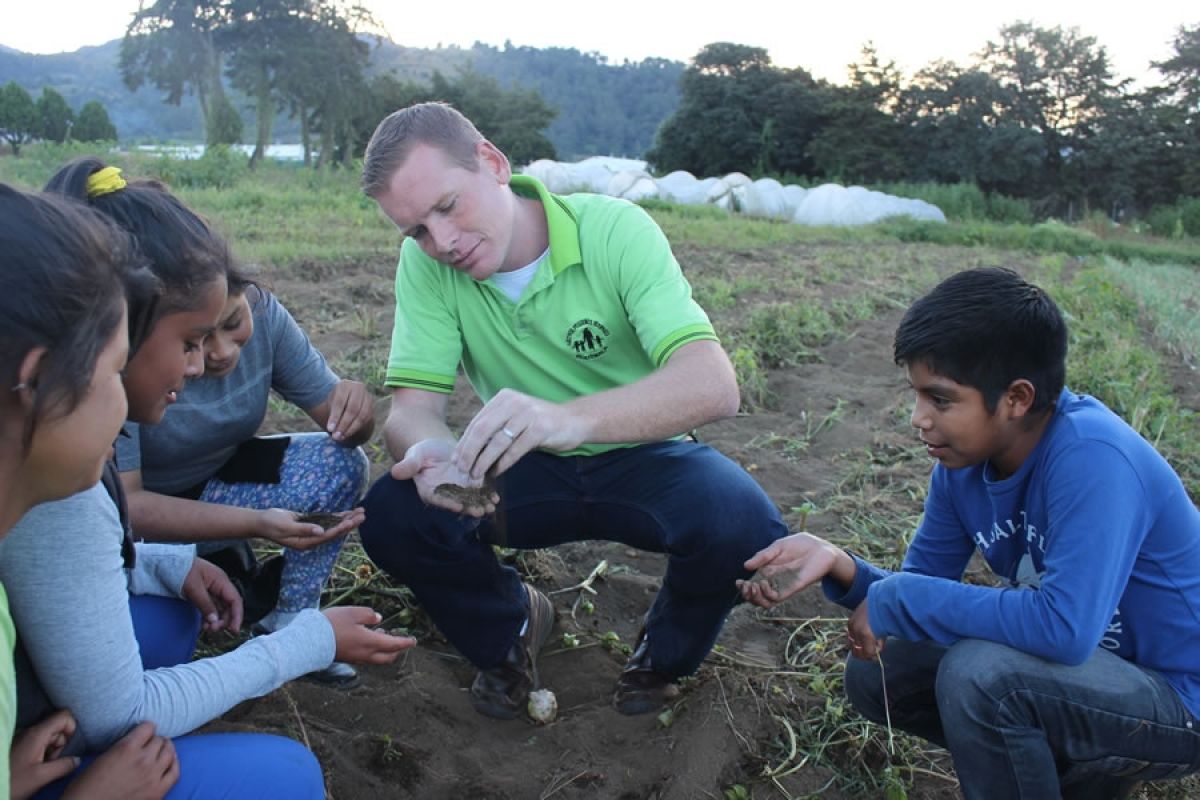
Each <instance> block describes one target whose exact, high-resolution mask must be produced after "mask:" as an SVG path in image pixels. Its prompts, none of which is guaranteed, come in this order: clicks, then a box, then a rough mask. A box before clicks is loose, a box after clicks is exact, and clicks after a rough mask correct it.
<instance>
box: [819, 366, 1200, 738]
mask: <svg viewBox="0 0 1200 800" xmlns="http://www.w3.org/2000/svg"><path fill="white" fill-rule="evenodd" d="M975 550H978V551H979V552H980V553H981V554H982V555H983V557H984V559H986V561H987V563H988V566H990V567H991V569H992V571H993V572H994V573H995V574H996V575H997V576H999V577H1000V578H1002V579H1004V580H1006V581H1007V582H1008V587H1005V588H993V587H985V586H972V585H967V584H964V583H961V582H960V580H961V578H962V575H963V571H964V570H965V569H966V566H967V562H968V561H969V560H970V558H971V555H972V554H973V553H974V552H975ZM855 560H856V561H857V563H858V571H857V574H856V576H855V580H854V584H853V585H852V586H851V587H849V589H847V590H843V589H842V588H841V587H840V586H838V585H837V584H835V583H833V582H832V581H829V580H826V582H825V592H826V594H827V596H828V597H829V598H830V599H831V600H834V601H835V602H838V603H840V604H842V605H844V606H846V607H848V608H855V607H857V606H858V604H859V603H860V602H862V600H863V597H864V596H865V597H866V599H867V603H868V609H867V610H868V613H869V615H870V622H871V628H872V630H873V631H874V633H875V634H876V636H880V637H883V636H895V637H898V638H901V639H906V640H909V641H921V640H933V641H936V642H940V643H942V644H946V645H949V644H953V643H954V642H957V641H958V640H960V639H986V640H989V641H993V642H998V643H1000V644H1005V645H1008V646H1010V647H1013V648H1016V649H1018V650H1021V651H1023V652H1026V653H1031V654H1033V655H1036V656H1040V657H1042V658H1045V659H1048V660H1051V661H1056V662H1060V663H1063V664H1081V663H1083V662H1084V661H1086V660H1087V659H1088V657H1089V656H1091V654H1092V653H1093V652H1094V651H1095V649H1096V648H1097V647H1103V648H1105V649H1107V650H1111V651H1113V652H1114V653H1116V654H1117V655H1119V656H1121V657H1122V658H1124V659H1127V660H1129V661H1132V662H1134V663H1136V664H1138V665H1140V666H1143V667H1147V668H1149V669H1153V670H1155V671H1157V672H1159V673H1161V674H1162V675H1163V677H1164V678H1166V680H1167V681H1168V682H1170V684H1171V685H1172V686H1173V687H1174V688H1175V690H1176V691H1178V692H1179V694H1180V695H1181V696H1182V698H1183V700H1184V703H1185V704H1186V705H1187V706H1188V708H1189V710H1190V711H1191V712H1192V714H1194V715H1196V716H1200V511H1197V508H1196V505H1195V504H1194V503H1193V502H1192V501H1191V499H1189V497H1188V495H1187V491H1186V490H1185V489H1184V487H1183V484H1182V482H1181V481H1180V480H1179V476H1178V475H1176V474H1175V471H1174V470H1173V469H1171V466H1170V465H1169V464H1167V462H1166V460H1165V459H1164V458H1163V457H1162V456H1161V455H1159V453H1158V452H1157V451H1156V450H1155V449H1154V448H1153V447H1152V446H1151V445H1150V444H1149V443H1148V442H1147V441H1146V440H1145V439H1143V438H1142V437H1141V436H1139V435H1138V433H1137V432H1136V431H1134V430H1133V429H1132V428H1130V427H1129V426H1128V425H1127V424H1125V422H1124V421H1123V420H1122V419H1121V418H1120V417H1118V416H1117V415H1116V414H1114V413H1113V412H1112V411H1110V410H1108V408H1106V407H1105V406H1104V404H1103V403H1101V402H1100V401H1098V400H1096V399H1095V398H1092V397H1087V396H1085V395H1075V394H1072V393H1071V392H1070V391H1068V390H1066V389H1064V390H1063V392H1062V395H1061V396H1060V397H1059V400H1058V405H1057V407H1056V408H1055V411H1054V416H1053V419H1052V420H1051V421H1050V423H1049V425H1048V426H1047V427H1046V429H1045V431H1044V432H1043V434H1042V437H1041V439H1040V440H1039V442H1038V444H1037V446H1036V447H1035V448H1034V450H1033V452H1032V453H1030V455H1029V457H1028V458H1026V459H1025V462H1024V463H1023V464H1022V465H1021V467H1020V468H1019V469H1018V470H1017V471H1016V472H1015V473H1014V474H1013V475H1011V476H1010V477H1008V478H1005V479H1003V480H997V479H996V476H995V472H994V470H993V468H992V467H991V465H990V464H982V465H977V466H973V467H966V468H962V469H956V470H950V469H946V468H944V467H942V465H940V464H938V465H936V466H935V467H934V469H933V476H932V478H931V479H930V485H929V496H928V497H927V498H926V501H925V516H924V518H923V520H922V521H921V525H920V527H919V528H918V529H917V533H916V535H915V537H914V538H913V543H912V546H911V547H910V548H909V550H908V553H907V554H906V555H905V558H904V564H903V567H902V571H901V572H898V573H890V572H887V571H885V570H881V569H879V568H878V567H875V566H873V565H871V564H868V563H866V562H865V561H862V560H861V559H857V558H856V559H855Z"/></svg>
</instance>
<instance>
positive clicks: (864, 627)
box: [846, 600, 886, 661]
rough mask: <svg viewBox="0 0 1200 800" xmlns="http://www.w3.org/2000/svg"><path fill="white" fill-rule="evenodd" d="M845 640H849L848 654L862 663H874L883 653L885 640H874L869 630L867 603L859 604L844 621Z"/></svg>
mask: <svg viewBox="0 0 1200 800" xmlns="http://www.w3.org/2000/svg"><path fill="white" fill-rule="evenodd" d="M846 638H847V639H849V640H850V654H851V655H852V656H854V657H855V658H861V659H863V660H864V661H874V660H875V659H876V658H878V657H879V654H880V653H881V652H883V645H884V644H885V642H886V640H885V639H879V638H876V636H875V632H874V631H872V630H871V620H870V612H869V611H867V601H866V600H863V601H862V602H861V603H859V605H858V608H856V609H854V613H853V614H851V615H850V619H849V620H847V621H846Z"/></svg>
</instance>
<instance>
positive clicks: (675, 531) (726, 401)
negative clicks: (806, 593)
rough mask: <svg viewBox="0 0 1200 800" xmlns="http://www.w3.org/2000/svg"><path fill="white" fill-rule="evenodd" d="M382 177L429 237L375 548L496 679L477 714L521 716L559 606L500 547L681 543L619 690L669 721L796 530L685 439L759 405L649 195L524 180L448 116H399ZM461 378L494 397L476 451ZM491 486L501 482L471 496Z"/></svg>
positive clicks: (374, 495) (405, 320)
mask: <svg viewBox="0 0 1200 800" xmlns="http://www.w3.org/2000/svg"><path fill="white" fill-rule="evenodd" d="M363 187H364V191H365V192H366V193H367V194H368V195H369V196H371V197H372V198H374V199H375V200H376V202H377V203H378V204H379V207H380V209H382V211H383V212H384V213H385V214H386V215H387V216H388V217H389V218H390V219H391V220H392V221H393V222H394V223H395V224H396V225H397V227H399V229H400V230H401V231H402V232H404V233H405V234H406V236H407V238H406V240H405V242H404V245H403V247H402V248H401V253H400V264H399V266H398V267H397V270H396V320H395V327H394V330H393V333H392V349H391V355H390V356H389V359H388V370H387V381H386V382H387V385H388V386H389V387H392V389H393V390H394V393H393V396H392V407H391V411H390V413H389V414H388V418H387V422H386V424H385V427H384V439H385V441H386V443H387V446H388V449H389V451H390V452H391V454H392V456H393V457H394V458H395V459H396V461H397V463H396V464H395V466H393V467H392V469H391V472H390V474H388V475H385V476H383V477H382V478H381V479H380V480H379V481H377V482H376V483H375V485H374V486H373V487H372V488H371V491H370V492H369V493H368V495H367V498H366V500H365V501H364V506H365V508H366V511H367V521H366V523H365V524H363V526H362V527H361V529H360V532H361V535H362V539H363V544H364V546H365V547H366V550H367V553H368V554H369V555H370V556H371V558H372V559H373V560H374V561H375V562H376V563H377V564H379V565H380V566H381V567H382V568H383V569H385V570H386V571H387V572H388V573H390V574H391V575H393V576H394V577H396V578H397V579H399V580H401V581H403V582H405V583H407V584H408V585H409V587H410V588H411V589H412V591H413V593H414V594H415V595H416V597H417V599H418V600H419V601H420V602H421V604H422V605H423V606H424V608H425V609H426V611H427V612H428V613H429V615H430V617H431V618H432V620H433V621H434V623H435V624H436V625H437V626H438V628H439V630H441V632H442V633H443V634H444V635H445V636H446V638H447V639H449V641H450V642H451V643H452V644H454V645H455V646H456V647H457V648H458V649H459V650H460V651H461V652H462V653H463V654H464V655H465V656H466V657H467V658H469V659H470V660H471V661H472V662H473V663H474V664H475V665H476V666H477V667H478V668H479V673H478V675H477V676H476V678H475V681H474V683H473V684H472V686H471V701H472V703H473V705H474V706H475V708H476V709H477V710H478V711H480V712H481V713H484V714H488V715H491V716H495V717H501V718H512V717H515V716H517V715H518V714H520V713H521V711H522V710H523V709H524V707H525V704H526V700H527V697H528V694H529V691H530V689H531V688H534V687H535V686H536V684H537V669H536V659H537V653H538V650H539V649H540V648H541V646H542V645H543V644H544V643H545V642H546V640H547V639H548V638H549V636H550V634H551V628H552V627H553V621H554V610H553V606H552V605H551V603H550V601H549V599H548V598H547V597H546V596H545V595H544V594H542V593H541V592H539V591H537V590H536V589H534V588H533V587H531V586H528V585H523V584H522V583H521V581H520V578H519V576H518V575H517V573H516V572H515V570H513V569H511V568H509V567H503V566H501V565H500V564H499V563H498V562H497V560H496V558H495V556H494V553H493V551H492V544H493V543H503V544H505V545H507V546H509V547H520V548H537V547H546V546H550V545H555V544H560V543H562V542H568V541H579V540H584V539H607V540H612V541H619V542H623V543H625V544H627V545H629V546H632V547H637V548H641V549H645V550H651V551H655V552H663V553H668V554H669V555H670V560H669V563H668V567H667V573H666V575H665V576H664V579H663V587H662V590H661V591H660V592H659V594H658V597H657V598H656V599H655V601H654V604H653V606H652V607H651V609H650V611H649V613H648V614H647V616H646V620H645V623H644V626H643V630H642V633H641V635H640V636H639V639H638V643H637V646H636V648H635V650H634V653H633V655H632V656H631V657H630V660H629V663H628V664H627V665H626V667H625V669H624V670H623V671H622V673H621V674H620V676H618V679H617V686H616V690H615V692H614V695H613V703H614V705H615V707H616V708H617V710H618V711H621V712H623V713H627V714H636V713H643V712H647V711H653V710H656V709H658V708H660V707H661V706H662V704H663V703H664V702H666V701H667V700H669V699H671V698H672V697H674V696H675V694H676V692H677V689H676V687H675V680H676V679H677V678H679V677H682V676H686V675H690V674H691V673H693V672H694V671H695V670H696V669H697V668H698V667H699V665H700V663H701V661H703V659H704V657H705V656H706V655H707V654H708V651H709V650H710V649H711V648H712V645H713V642H714V641H715V640H716V637H717V634H718V633H719V632H720V629H721V625H722V624H723V622H724V620H725V617H726V615H727V614H728V612H729V610H730V608H732V606H733V604H734V602H736V600H737V597H738V592H737V588H736V584H735V581H736V580H737V579H739V578H744V577H747V575H746V573H745V571H744V569H743V567H742V564H743V562H744V561H745V560H746V559H748V558H749V557H750V556H751V555H753V554H754V553H755V552H757V551H758V550H759V549H761V548H762V547H764V546H766V545H767V544H769V543H770V542H772V541H774V540H775V539H777V538H779V537H781V536H784V535H786V534H787V529H786V527H785V525H784V524H783V521H782V520H781V519H780V517H779V514H778V512H777V510H776V509H775V507H774V504H773V503H771V501H770V500H769V498H767V496H766V495H765V493H764V492H763V491H762V489H761V488H760V487H759V486H758V485H757V484H756V483H755V482H754V481H753V480H752V479H751V478H750V476H749V475H747V474H746V473H745V471H743V470H742V469H741V468H739V467H738V466H737V465H736V464H734V463H733V462H732V461H730V460H729V459H727V458H725V457H724V456H722V455H720V454H719V453H717V452H716V451H715V450H713V449H712V448H709V447H707V446H705V445H701V444H698V443H696V442H695V441H692V440H691V439H689V438H685V435H686V434H687V432H688V431H690V430H692V429H693V428H695V427H697V426H699V425H703V424H705V423H707V422H711V421H713V420H716V419H720V418H723V417H728V416H731V415H733V414H734V413H735V412H736V411H737V408H738V403H739V397H738V389H737V382H736V379H735V378H734V373H733V368H732V367H731V365H730V363H729V359H728V358H727V357H726V355H725V352H724V351H723V350H722V348H721V346H720V344H719V343H718V342H717V338H716V335H715V334H714V332H713V329H712V325H711V324H710V323H709V320H708V317H707V315H706V314H705V313H704V311H703V310H702V309H701V308H700V307H699V306H698V305H697V304H696V303H695V301H694V300H693V299H692V297H691V288H690V287H689V286H688V283H687V281H686V280H685V279H684V277H683V275H682V273H681V272H680V269H679V265H678V263H677V262H676V261H675V258H674V256H673V255H672V253H671V249H670V246H669V244H668V243H667V241H666V238H665V237H664V236H663V234H662V231H661V230H660V229H659V228H658V226H657V225H656V224H655V223H654V221H653V220H652V219H650V217H649V216H648V215H647V214H646V213H645V212H644V211H642V210H641V209H640V208H638V207H637V206H634V205H632V204H630V203H627V202H625V201H622V200H616V199H613V198H608V197H603V196H600V195H588V194H574V195H569V196H556V195H552V194H550V193H549V192H547V191H546V189H545V188H544V187H543V186H542V185H541V184H540V183H538V182H537V181H536V180H534V179H533V178H529V177H525V176H516V175H513V173H512V168H511V166H510V164H509V162H508V159H507V158H506V157H505V155H504V154H503V153H502V152H500V150H498V149H497V148H496V147H495V146H494V145H493V144H492V143H491V142H489V141H487V140H486V139H484V138H483V137H482V136H481V135H480V133H479V132H478V131H477V130H476V129H475V127H474V126H473V125H472V124H471V123H470V121H469V120H467V119H466V118H465V117H463V116H462V115H461V114H459V113H458V112H457V111H455V110H454V109H452V108H450V107H449V106H446V105H444V104H440V103H423V104H419V105H415V106H411V107H409V108H406V109H402V110H400V111H397V112H395V113H393V114H392V115H390V116H389V117H387V118H386V119H385V120H384V121H383V122H381V123H380V125H379V127H378V128H377V129H376V131H375V133H374V135H373V136H372V137H371V142H370V144H368V146H367V154H366V159H365V162H364V165H363ZM460 364H461V365H462V368H463V370H464V371H465V372H466V375H467V377H468V378H469V379H470V381H471V384H472V386H473V387H474V389H475V391H476V392H477V393H478V394H479V396H480V398H481V399H482V400H483V403H484V405H483V409H482V410H481V411H480V412H479V413H478V414H476V415H475V417H474V419H472V420H471V422H470V423H469V424H468V425H467V427H466V429H465V430H464V431H463V432H462V435H461V437H456V436H455V435H454V433H453V432H451V430H450V429H449V427H448V426H447V424H446V403H447V399H448V397H449V395H450V392H451V391H452V390H453V386H454V378H455V374H456V372H457V369H458V367H459V365H460ZM485 478H486V479H487V480H488V481H489V483H488V484H487V485H488V486H489V487H492V486H494V490H492V489H491V488H488V489H485V490H483V491H480V492H474V493H463V492H461V491H456V490H454V489H453V486H455V485H457V486H462V487H479V486H481V485H483V484H484V481H485ZM446 484H450V485H451V488H449V489H448V488H447V487H446ZM497 504H499V506H500V510H501V511H502V513H501V514H498V515H495V516H494V517H493V516H492V512H493V511H495V510H496V507H497ZM497 519H503V520H504V524H503V525H502V526H501V525H499V524H497V522H496V520H497Z"/></svg>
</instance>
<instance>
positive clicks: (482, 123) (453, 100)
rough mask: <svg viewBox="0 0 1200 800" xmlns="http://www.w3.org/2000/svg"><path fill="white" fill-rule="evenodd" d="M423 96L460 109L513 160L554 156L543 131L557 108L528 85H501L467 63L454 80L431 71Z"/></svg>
mask: <svg viewBox="0 0 1200 800" xmlns="http://www.w3.org/2000/svg"><path fill="white" fill-rule="evenodd" d="M427 99H429V100H443V101H445V102H447V103H450V104H451V105H453V106H454V107H455V108H457V109H458V110H459V111H461V112H462V113H463V114H464V115H466V117H467V118H468V119H470V120H471V121H472V122H474V123H475V127H477V128H478V129H479V132H480V133H482V134H483V135H484V136H485V137H487V138H488V139H489V140H491V141H492V143H494V144H495V145H496V146H497V147H498V148H500V149H501V150H502V151H504V153H505V155H507V156H508V158H509V160H511V161H512V162H513V164H528V163H529V162H531V161H535V160H537V159H539V158H555V157H556V154H555V152H554V145H553V144H552V143H551V142H550V140H549V139H547V138H546V136H545V134H544V133H543V131H544V130H545V128H546V127H547V126H548V125H549V124H550V122H551V121H552V120H553V119H554V116H555V114H556V113H557V112H556V111H555V110H554V109H553V108H551V107H550V106H548V105H547V104H546V102H545V101H544V100H543V99H542V97H541V95H539V94H538V93H537V92H535V91H533V90H531V89H530V90H526V89H515V88H514V89H504V88H502V87H501V86H500V84H499V83H497V82H496V80H495V79H494V78H489V77H488V76H486V75H481V74H479V73H478V72H476V71H475V70H474V69H472V68H470V67H468V68H466V69H464V70H462V72H461V73H460V74H459V75H458V76H457V79H455V80H450V79H448V78H446V77H445V76H444V75H442V73H440V72H435V73H434V74H433V85H432V86H431V87H430V89H429V97H428V98H427Z"/></svg>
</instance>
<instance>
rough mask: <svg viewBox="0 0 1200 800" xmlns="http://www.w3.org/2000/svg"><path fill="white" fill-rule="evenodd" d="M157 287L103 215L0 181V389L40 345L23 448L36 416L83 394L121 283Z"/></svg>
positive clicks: (116, 318) (70, 407)
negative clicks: (44, 352) (38, 362)
mask: <svg viewBox="0 0 1200 800" xmlns="http://www.w3.org/2000/svg"><path fill="white" fill-rule="evenodd" d="M156 283H157V282H156V280H155V279H154V277H153V275H151V274H150V272H149V270H147V269H145V268H144V267H142V266H140V262H139V261H138V259H137V257H136V254H135V251H134V250H133V248H132V247H131V244H130V241H129V237H128V235H127V234H125V233H124V232H123V231H121V230H120V229H119V228H117V227H116V226H115V225H113V224H112V223H111V222H109V221H108V220H107V219H105V218H104V217H103V216H101V215H100V214H97V213H96V212H95V211H92V210H91V209H89V208H87V207H86V206H83V205H81V204H79V203H75V202H73V201H70V200H67V199H66V198H63V197H58V196H55V195H51V194H36V193H27V192H22V191H18V190H16V189H13V188H12V187H10V186H6V185H4V184H0V286H3V291H0V380H2V381H3V384H0V392H3V393H4V394H5V396H7V395H8V394H9V393H10V392H11V391H13V390H14V389H16V388H18V387H17V383H18V381H19V380H20V378H19V375H20V370H21V364H22V362H23V361H24V360H25V357H26V356H27V355H28V354H29V352H30V351H31V350H33V349H35V348H45V349H46V354H45V355H44V356H43V357H42V359H41V362H40V366H39V369H38V373H37V383H36V386H33V387H31V388H36V390H37V391H35V392H32V397H33V411H32V413H31V414H30V415H29V418H28V421H27V422H26V426H25V430H24V433H23V436H22V443H23V447H24V448H26V449H27V448H28V447H29V444H30V442H31V441H32V439H33V433H34V429H35V428H36V426H37V424H38V423H39V422H40V421H43V420H46V419H49V418H52V417H56V416H61V415H66V414H69V413H71V412H72V411H74V410H75V408H76V406H78V405H79V403H80V401H82V400H83V398H84V396H85V395H86V394H87V391H88V386H89V384H90V383H91V379H92V375H93V373H94V372H95V369H96V360H97V358H98V357H99V355H100V352H101V351H102V350H103V349H104V346H105V345H106V344H107V343H108V342H109V340H110V339H111V338H112V336H113V334H114V333H115V332H116V329H117V325H118V324H119V323H120V321H121V315H122V312H123V310H124V308H125V293H126V287H127V286H128V287H130V288H132V289H133V290H135V291H137V292H141V293H150V294H152V293H153V292H154V286H155V285H156Z"/></svg>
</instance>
